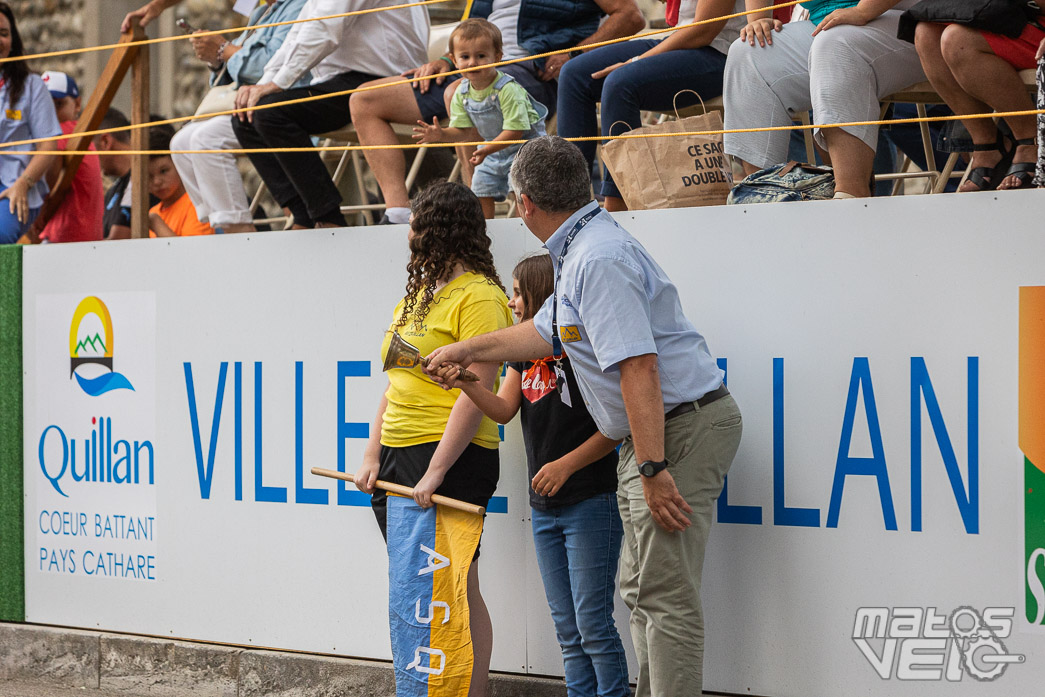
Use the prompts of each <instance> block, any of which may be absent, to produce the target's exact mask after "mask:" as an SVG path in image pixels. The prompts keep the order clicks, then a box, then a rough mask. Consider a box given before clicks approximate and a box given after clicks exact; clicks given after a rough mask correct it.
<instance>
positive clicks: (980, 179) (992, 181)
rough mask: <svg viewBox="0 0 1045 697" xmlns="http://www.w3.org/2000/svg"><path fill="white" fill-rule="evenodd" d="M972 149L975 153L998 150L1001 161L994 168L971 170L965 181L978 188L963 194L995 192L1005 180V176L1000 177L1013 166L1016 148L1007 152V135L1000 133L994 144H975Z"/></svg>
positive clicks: (966, 190) (965, 191)
mask: <svg viewBox="0 0 1045 697" xmlns="http://www.w3.org/2000/svg"><path fill="white" fill-rule="evenodd" d="M972 149H973V152H987V151H991V150H996V151H998V152H1000V153H1001V159H1000V160H998V164H996V165H994V166H993V167H976V168H975V169H972V170H970V171H969V176H968V177H966V179H965V181H967V182H972V183H973V185H974V186H975V187H976V188H975V189H965V190H964V191H963V192H962V193H968V192H970V191H994V190H995V189H996V188H997V187H998V184H999V183H1000V182H1001V180H1002V179H1004V177H1003V176H999V175H1001V173H1002V172H1004V171H1005V170H1007V169H1008V167H1009V165H1010V164H1012V157H1013V154H1014V153H1015V152H1016V147H1015V146H1013V147H1012V148H1011V149H1008V150H1006V148H1005V135H1004V134H1002V132H1001V131H998V136H997V138H996V139H995V140H994V142H993V143H990V144H976V143H973V146H972Z"/></svg>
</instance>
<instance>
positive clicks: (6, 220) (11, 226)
mask: <svg viewBox="0 0 1045 697" xmlns="http://www.w3.org/2000/svg"><path fill="white" fill-rule="evenodd" d="M39 212H40V209H39V208H30V209H29V219H28V220H26V221H25V223H24V224H23V223H20V222H18V216H16V215H15V214H14V213H12V212H11V201H10V200H9V199H6V198H4V199H0V244H14V243H15V242H17V241H18V240H19V238H21V236H22V235H24V234H25V233H26V232H28V231H29V226H30V225H32V223H33V221H34V220H36V214H37V213H39Z"/></svg>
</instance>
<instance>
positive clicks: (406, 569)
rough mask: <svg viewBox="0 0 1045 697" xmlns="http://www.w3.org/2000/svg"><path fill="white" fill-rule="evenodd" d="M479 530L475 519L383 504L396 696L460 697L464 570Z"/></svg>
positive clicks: (466, 676)
mask: <svg viewBox="0 0 1045 697" xmlns="http://www.w3.org/2000/svg"><path fill="white" fill-rule="evenodd" d="M482 531H483V519H482V516H478V515H475V514H473V513H464V512H462V511H456V510H453V509H449V508H445V507H443V506H435V507H432V508H427V509H424V508H421V507H420V506H418V505H417V504H416V503H414V501H413V499H408V498H404V497H402V496H389V497H388V624H389V629H390V630H391V631H390V633H391V636H392V659H393V663H394V665H395V675H396V697H429V695H432V696H433V697H434V696H435V695H438V696H439V697H467V695H468V688H469V686H470V684H471V681H472V639H471V633H470V631H469V612H468V567H469V566H470V565H471V563H472V557H473V556H474V555H475V548H476V547H477V546H478V544H479V535H480V534H481V533H482ZM433 620H434V621H433Z"/></svg>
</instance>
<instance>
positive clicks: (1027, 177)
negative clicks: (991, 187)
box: [998, 138, 1038, 191]
mask: <svg viewBox="0 0 1045 697" xmlns="http://www.w3.org/2000/svg"><path fill="white" fill-rule="evenodd" d="M1036 142H1037V141H1036V140H1035V139H1034V138H1020V139H1019V140H1013V141H1012V151H1013V153H1015V152H1016V148H1017V147H1019V146H1020V145H1034V144H1035V143H1036ZM1037 167H1038V163H1037V162H1036V161H1035V162H1013V163H1012V164H1011V165H1010V166H1009V167H1008V168H1007V169H1006V170H1005V173H1004V174H1002V175H1001V177H1000V178H999V179H998V183H999V184H1001V183H1002V182H1003V181H1005V180H1006V179H1007V178H1009V177H1016V179H1017V180H1018V181H1019V184H1018V185H1017V186H1010V187H1008V188H1005V189H999V191H1015V190H1017V189H1033V188H1034V173H1035V170H1036V169H1037Z"/></svg>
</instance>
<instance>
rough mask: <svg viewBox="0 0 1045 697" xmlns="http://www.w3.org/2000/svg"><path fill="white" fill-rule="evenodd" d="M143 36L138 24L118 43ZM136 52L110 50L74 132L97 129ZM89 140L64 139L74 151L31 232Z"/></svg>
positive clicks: (65, 188)
mask: <svg viewBox="0 0 1045 697" xmlns="http://www.w3.org/2000/svg"><path fill="white" fill-rule="evenodd" d="M142 38H144V32H143V31H142V30H141V28H140V27H139V28H138V29H137V35H135V34H131V33H128V34H124V35H123V36H121V37H120V43H121V44H125V43H128V42H130V41H135V40H137V39H142ZM138 53H139V47H138V46H120V47H119V48H116V49H114V50H113V53H112V56H110V58H109V62H108V63H107V64H106V66H105V70H104V71H103V72H102V76H101V77H100V78H99V79H98V83H97V86H96V87H95V89H94V91H93V92H92V93H91V98H90V99H89V100H88V101H87V106H86V107H84V110H83V113H81V114H80V119H79V121H77V123H76V129H75V130H74V131H73V133H86V132H88V131H94V130H97V129H98V126H99V125H100V124H101V122H102V119H104V118H105V114H106V113H107V112H108V111H109V107H110V106H111V105H112V100H113V98H114V97H115V96H116V92H117V90H119V89H120V85H121V84H122V83H123V80H124V78H126V77H127V71H128V70H129V69H130V68H131V64H132V63H133V62H134V60H135V58H137V57H138ZM92 140H93V138H92V136H84V135H80V136H77V137H75V138H70V139H69V140H68V141H66V150H70V151H73V152H70V154H68V155H64V156H63V158H64V162H63V164H62V171H61V174H60V175H59V176H58V181H57V182H56V183H55V185H54V188H53V189H51V193H50V194H49V195H48V197H47V199H46V200H45V201H44V205H43V208H42V209H41V210H40V214H39V215H38V216H37V218H36V221H35V223H34V225H33V230H32V232H33V233H36V232H37V231H39V230H43V228H44V226H45V225H46V224H47V221H48V220H50V219H51V218H52V217H54V214H55V212H57V210H58V207H59V206H61V205H62V202H63V201H64V200H65V197H66V195H67V194H68V193H69V190H70V188H71V187H72V184H73V178H74V177H76V171H77V170H78V169H79V168H80V163H81V162H83V158H84V155H83V154H81V153H79V152H75V151H81V150H87V148H88V147H89V146H90V144H91V141H92ZM31 237H32V241H33V242H34V243H35V242H39V239H38V238H36V235H35V234H33V235H31Z"/></svg>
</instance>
